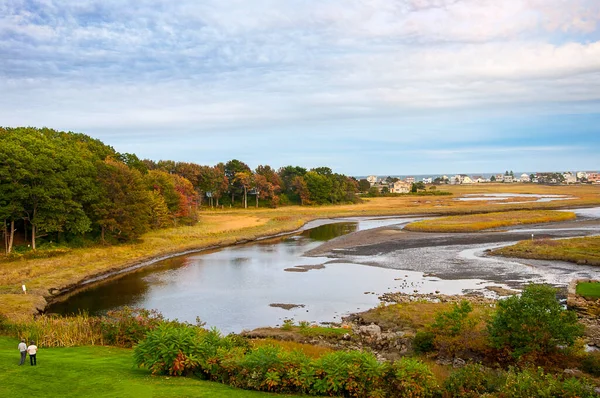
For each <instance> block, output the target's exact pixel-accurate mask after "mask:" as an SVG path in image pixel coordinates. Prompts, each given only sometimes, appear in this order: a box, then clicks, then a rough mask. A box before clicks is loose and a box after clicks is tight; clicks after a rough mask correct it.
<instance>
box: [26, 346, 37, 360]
mask: <svg viewBox="0 0 600 398" xmlns="http://www.w3.org/2000/svg"><path fill="white" fill-rule="evenodd" d="M27 353H28V354H29V362H30V363H31V366H35V365H37V358H36V355H37V346H36V345H35V343H34V342H33V341H30V342H29V347H27Z"/></svg>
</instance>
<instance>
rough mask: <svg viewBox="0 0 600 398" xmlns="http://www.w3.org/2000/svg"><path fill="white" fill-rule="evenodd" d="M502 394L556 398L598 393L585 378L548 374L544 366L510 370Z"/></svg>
mask: <svg viewBox="0 0 600 398" xmlns="http://www.w3.org/2000/svg"><path fill="white" fill-rule="evenodd" d="M500 395H501V396H502V397H507V398H529V397H556V398H576V397H577V398H588V397H589V398H592V397H597V396H598V395H597V394H596V393H595V392H594V388H593V386H592V385H591V384H589V383H588V382H587V381H585V380H578V379H575V378H569V379H566V380H564V381H563V380H561V379H560V378H559V377H557V376H554V375H551V374H546V373H544V370H543V369H542V368H538V369H536V370H531V369H525V370H523V371H520V372H517V371H515V370H514V369H511V370H510V371H509V372H508V375H507V378H506V383H505V385H504V386H503V387H502V388H501V389H500Z"/></svg>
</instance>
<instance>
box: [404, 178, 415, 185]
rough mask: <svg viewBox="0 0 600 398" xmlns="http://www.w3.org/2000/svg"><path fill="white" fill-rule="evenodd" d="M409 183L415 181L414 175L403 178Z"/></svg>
mask: <svg viewBox="0 0 600 398" xmlns="http://www.w3.org/2000/svg"><path fill="white" fill-rule="evenodd" d="M404 181H406V182H407V183H409V184H414V183H415V177H406V179H405V180H404Z"/></svg>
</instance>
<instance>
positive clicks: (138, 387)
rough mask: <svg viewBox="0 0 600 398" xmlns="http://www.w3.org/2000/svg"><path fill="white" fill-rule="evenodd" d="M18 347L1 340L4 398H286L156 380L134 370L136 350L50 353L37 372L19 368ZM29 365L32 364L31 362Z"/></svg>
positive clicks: (44, 351)
mask: <svg viewBox="0 0 600 398" xmlns="http://www.w3.org/2000/svg"><path fill="white" fill-rule="evenodd" d="M17 344H18V341H16V340H15V339H11V338H8V337H4V336H0V396H2V397H15V398H18V397H85V396H94V397H111V398H112V397H233V398H235V397H272V396H277V397H281V396H284V395H275V394H267V393H259V392H252V391H245V390H239V389H234V388H231V387H228V386H225V385H223V384H219V383H212V382H208V381H202V380H197V379H192V378H177V377H154V376H151V375H150V372H148V371H147V370H143V369H137V368H135V367H134V366H133V360H132V355H131V350H126V349H121V348H113V347H75V348H47V349H40V350H39V352H38V366H36V367H32V366H30V365H29V363H26V366H18V363H19V352H18V351H17V349H16V347H17ZM27 361H29V358H27Z"/></svg>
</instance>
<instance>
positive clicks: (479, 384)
mask: <svg viewBox="0 0 600 398" xmlns="http://www.w3.org/2000/svg"><path fill="white" fill-rule="evenodd" d="M505 379H506V376H505V374H504V373H503V372H502V371H497V370H493V369H489V368H485V367H484V366H482V365H480V364H468V365H466V366H464V367H462V368H460V369H458V370H455V371H454V372H452V373H451V374H450V376H448V378H447V379H446V380H445V381H444V390H445V391H446V393H447V394H448V396H450V397H464V398H476V397H479V396H481V395H482V394H486V393H494V392H497V391H498V390H499V389H500V388H501V387H502V385H503V384H504V382H505Z"/></svg>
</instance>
